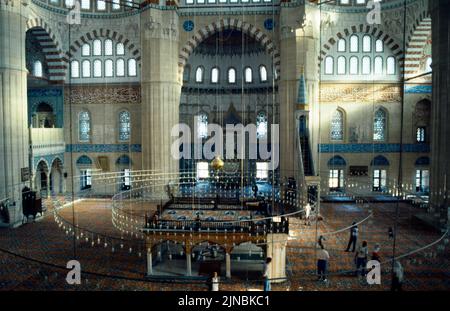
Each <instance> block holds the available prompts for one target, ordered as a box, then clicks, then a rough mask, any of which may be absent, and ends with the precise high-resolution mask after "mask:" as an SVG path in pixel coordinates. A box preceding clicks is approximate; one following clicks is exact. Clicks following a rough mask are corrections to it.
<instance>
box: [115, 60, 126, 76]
mask: <svg viewBox="0 0 450 311" xmlns="http://www.w3.org/2000/svg"><path fill="white" fill-rule="evenodd" d="M124 75H125V61H124V60H123V59H122V58H119V59H118V60H117V61H116V76H118V77H123V76H124Z"/></svg>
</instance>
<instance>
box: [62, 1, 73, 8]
mask: <svg viewBox="0 0 450 311" xmlns="http://www.w3.org/2000/svg"><path fill="white" fill-rule="evenodd" d="M64 4H65V5H66V8H71V7H73V6H74V5H75V0H65V1H64Z"/></svg>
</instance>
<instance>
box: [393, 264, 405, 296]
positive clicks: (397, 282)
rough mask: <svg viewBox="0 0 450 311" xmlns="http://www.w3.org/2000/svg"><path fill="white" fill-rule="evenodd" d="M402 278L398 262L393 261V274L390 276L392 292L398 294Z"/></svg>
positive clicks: (400, 265) (401, 270) (402, 272)
mask: <svg viewBox="0 0 450 311" xmlns="http://www.w3.org/2000/svg"><path fill="white" fill-rule="evenodd" d="M403 278H404V271H403V266H402V264H401V263H400V261H398V260H396V261H394V273H393V275H392V285H391V290H392V291H394V292H400V291H401V290H402V284H403Z"/></svg>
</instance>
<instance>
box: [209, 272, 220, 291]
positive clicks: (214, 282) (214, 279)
mask: <svg viewBox="0 0 450 311" xmlns="http://www.w3.org/2000/svg"><path fill="white" fill-rule="evenodd" d="M211 290H212V291H213V292H218V291H219V277H218V276H217V272H214V274H213V277H212V278H211Z"/></svg>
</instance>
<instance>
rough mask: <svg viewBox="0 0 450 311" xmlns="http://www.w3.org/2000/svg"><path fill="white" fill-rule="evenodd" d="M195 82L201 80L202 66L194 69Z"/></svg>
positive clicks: (200, 81)
mask: <svg viewBox="0 0 450 311" xmlns="http://www.w3.org/2000/svg"><path fill="white" fill-rule="evenodd" d="M195 82H197V83H202V82H203V67H197V70H196V71H195Z"/></svg>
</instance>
